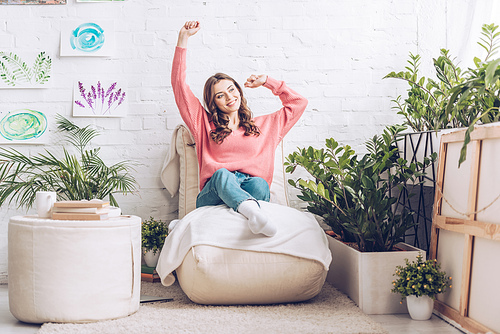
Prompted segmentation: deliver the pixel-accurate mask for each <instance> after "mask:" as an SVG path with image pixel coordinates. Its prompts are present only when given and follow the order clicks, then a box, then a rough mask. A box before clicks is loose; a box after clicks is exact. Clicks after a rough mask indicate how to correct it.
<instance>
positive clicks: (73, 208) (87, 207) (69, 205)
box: [52, 199, 109, 220]
mask: <svg viewBox="0 0 500 334" xmlns="http://www.w3.org/2000/svg"><path fill="white" fill-rule="evenodd" d="M108 215H109V202H106V201H102V200H98V199H93V200H90V201H59V202H55V203H54V207H53V208H52V219H55V220H104V219H108Z"/></svg>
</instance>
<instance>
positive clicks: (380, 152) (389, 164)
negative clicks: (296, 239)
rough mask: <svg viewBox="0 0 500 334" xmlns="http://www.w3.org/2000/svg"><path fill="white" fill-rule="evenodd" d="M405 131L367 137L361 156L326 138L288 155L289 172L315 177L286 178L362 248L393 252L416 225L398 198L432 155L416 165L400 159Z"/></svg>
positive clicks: (396, 128)
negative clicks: (298, 170) (301, 170)
mask: <svg viewBox="0 0 500 334" xmlns="http://www.w3.org/2000/svg"><path fill="white" fill-rule="evenodd" d="M404 129H405V127H402V126H389V127H387V128H386V129H385V130H384V132H383V134H382V135H380V136H374V137H373V138H372V139H371V140H368V141H367V142H366V148H367V151H368V153H367V154H365V155H363V157H361V159H358V157H357V155H356V153H355V152H354V150H353V149H352V148H351V147H350V146H348V145H345V146H341V145H340V144H339V143H338V142H337V141H336V140H335V139H333V138H330V139H327V140H326V149H324V148H321V149H315V148H313V147H308V148H307V149H299V150H298V151H296V152H294V153H292V154H290V155H289V156H288V157H287V162H286V163H285V165H286V166H287V167H286V171H287V172H288V173H293V172H294V171H295V169H296V168H297V167H298V166H301V167H303V168H305V170H306V171H307V172H309V173H310V175H311V176H312V177H313V178H314V179H313V180H305V179H301V178H299V179H298V180H296V181H295V180H289V181H288V182H289V183H290V184H291V185H292V186H293V187H296V188H297V189H299V190H300V191H301V195H299V196H298V197H299V198H300V199H302V200H304V201H306V202H307V203H308V207H307V209H308V210H309V211H310V212H312V213H314V214H317V215H319V216H321V217H323V218H324V220H325V222H326V223H327V224H328V225H329V226H330V227H331V228H332V230H333V231H334V232H335V233H336V234H338V235H340V236H341V237H342V239H343V241H346V242H356V243H357V244H358V247H359V249H360V250H361V251H367V252H381V251H390V250H392V248H393V246H394V244H395V243H397V242H399V241H402V240H403V237H404V235H405V232H406V231H407V230H408V229H409V228H410V227H412V226H413V222H412V219H411V218H412V214H413V213H412V212H410V211H408V210H407V209H406V208H404V207H402V206H400V205H399V202H398V201H397V198H398V196H399V194H400V192H401V190H402V189H403V188H404V187H405V186H406V183H407V182H411V183H418V182H419V178H422V177H423V175H424V173H422V172H421V171H420V170H422V169H423V168H425V167H426V166H427V165H428V164H429V163H430V159H427V158H426V159H425V161H424V163H418V164H417V165H416V164H413V163H412V164H408V162H407V161H406V160H404V159H401V158H399V155H398V149H397V147H396V145H395V143H396V142H395V140H396V139H395V138H396V136H397V135H398V134H400V133H401V132H402V131H403V130H404ZM435 158H436V157H435V155H434V156H433V157H432V159H435Z"/></svg>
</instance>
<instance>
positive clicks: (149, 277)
mask: <svg viewBox="0 0 500 334" xmlns="http://www.w3.org/2000/svg"><path fill="white" fill-rule="evenodd" d="M141 281H145V282H151V283H155V282H159V281H160V275H158V273H157V272H156V269H155V268H151V267H148V266H146V265H144V264H143V265H142V268H141Z"/></svg>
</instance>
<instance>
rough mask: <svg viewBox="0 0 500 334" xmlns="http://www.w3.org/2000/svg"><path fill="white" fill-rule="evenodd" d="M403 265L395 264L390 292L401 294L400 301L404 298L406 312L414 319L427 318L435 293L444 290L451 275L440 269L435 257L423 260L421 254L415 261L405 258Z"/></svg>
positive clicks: (448, 284) (448, 283) (428, 317)
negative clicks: (448, 275)
mask: <svg viewBox="0 0 500 334" xmlns="http://www.w3.org/2000/svg"><path fill="white" fill-rule="evenodd" d="M405 262H406V264H405V265H404V266H397V267H396V272H395V273H394V276H397V279H396V280H394V281H392V284H393V288H392V290H391V291H392V292H394V293H399V294H400V295H401V303H402V302H403V300H404V299H405V298H406V304H407V306H408V312H409V313H410V316H411V318H412V319H414V320H428V319H430V317H431V315H432V310H433V308H434V300H435V299H436V295H438V294H440V293H443V292H445V291H446V289H447V288H448V287H450V288H451V287H452V286H451V284H450V281H451V279H452V278H451V277H447V276H446V273H445V272H444V271H441V265H440V264H439V263H438V262H437V260H436V259H429V260H427V261H424V260H423V257H422V254H419V255H418V256H417V259H416V260H415V261H412V262H410V261H409V260H408V259H405Z"/></svg>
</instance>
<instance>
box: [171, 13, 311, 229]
mask: <svg viewBox="0 0 500 334" xmlns="http://www.w3.org/2000/svg"><path fill="white" fill-rule="evenodd" d="M199 30H200V23H199V22H198V21H188V22H186V23H185V24H184V26H183V27H182V28H181V30H180V31H179V38H178V41H177V47H176V49H175V55H174V60H173V64H172V78H171V80H172V88H173V91H174V95H175V101H176V103H177V107H178V108H179V111H180V114H181V117H182V119H183V120H184V122H185V123H186V125H187V127H188V128H189V130H190V131H191V133H192V135H193V137H194V140H195V142H196V152H197V155H198V163H199V168H200V190H201V191H200V193H199V194H198V197H197V199H196V207H197V208H198V207H202V206H207V205H219V204H223V203H225V204H227V205H228V206H229V207H230V208H232V209H233V210H235V211H237V212H239V213H241V214H242V215H244V216H245V217H246V218H247V219H248V226H249V228H250V230H251V231H252V232H253V233H255V234H259V233H262V234H264V235H266V236H273V235H274V234H275V233H276V227H275V226H274V225H273V224H272V223H271V222H269V221H268V218H267V216H266V215H265V213H264V212H263V211H262V210H260V206H259V203H258V201H259V200H261V201H269V197H270V193H269V186H270V184H271V182H272V176H273V169H274V152H275V150H276V147H277V145H278V144H279V142H280V141H281V140H282V139H283V137H284V136H285V134H286V133H287V132H288V131H289V130H290V129H291V128H292V127H293V125H294V124H295V123H296V122H297V121H298V119H299V118H300V116H301V115H302V114H303V112H304V110H305V108H306V106H307V100H306V99H305V98H304V97H302V96H300V95H299V94H297V93H296V92H294V91H293V90H291V89H290V88H288V87H287V86H286V85H285V83H284V82H282V81H277V80H275V79H273V78H270V77H268V76H267V75H263V74H262V75H251V76H250V77H249V78H248V79H247V81H246V82H245V87H248V88H257V87H260V86H264V87H266V88H268V89H270V90H271V91H272V93H273V94H274V95H277V96H279V98H280V99H281V101H282V103H283V108H281V109H280V110H278V111H277V112H275V113H272V114H269V115H264V116H259V117H256V118H252V113H251V111H250V109H249V108H248V106H247V103H246V100H245V98H244V97H243V91H242V89H241V87H240V85H239V84H238V83H237V82H236V81H235V80H233V79H232V78H231V77H229V76H227V75H225V74H223V73H217V74H215V75H214V76H212V77H210V78H209V79H208V80H207V82H206V83H205V87H204V93H203V95H204V100H205V101H204V102H205V106H206V110H205V108H203V106H202V105H201V104H200V102H199V100H198V99H197V98H196V97H195V96H194V94H193V93H192V91H191V90H190V88H189V86H188V85H187V84H186V52H187V50H186V48H187V43H188V39H189V37H191V36H193V35H194V34H196V33H197V32H198V31H199Z"/></svg>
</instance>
